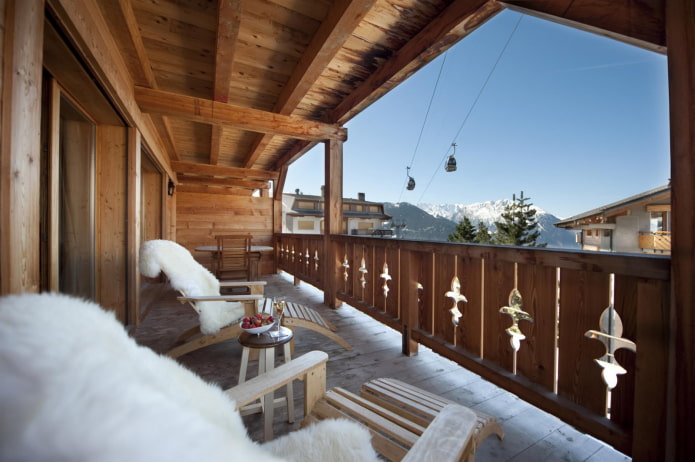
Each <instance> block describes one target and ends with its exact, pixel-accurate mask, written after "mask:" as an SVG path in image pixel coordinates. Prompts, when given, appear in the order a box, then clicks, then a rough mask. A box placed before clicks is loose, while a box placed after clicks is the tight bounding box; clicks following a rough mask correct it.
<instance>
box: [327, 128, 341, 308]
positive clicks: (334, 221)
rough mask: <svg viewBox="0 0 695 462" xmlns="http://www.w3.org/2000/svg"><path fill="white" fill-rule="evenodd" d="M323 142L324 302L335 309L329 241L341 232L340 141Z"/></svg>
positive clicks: (334, 269)
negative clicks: (324, 149)
mask: <svg viewBox="0 0 695 462" xmlns="http://www.w3.org/2000/svg"><path fill="white" fill-rule="evenodd" d="M325 143H326V161H325V168H326V187H325V210H324V217H325V226H324V235H323V248H324V253H323V254H324V255H325V257H324V264H323V280H324V284H325V286H324V289H323V302H324V303H325V304H326V305H328V306H330V307H331V308H338V307H339V306H340V301H339V300H338V299H337V294H338V284H337V280H336V277H337V276H336V272H337V268H338V267H339V265H340V261H337V259H336V250H335V249H334V246H333V245H332V244H331V234H341V233H342V232H343V142H342V141H339V140H335V139H332V140H328V141H326V142H325Z"/></svg>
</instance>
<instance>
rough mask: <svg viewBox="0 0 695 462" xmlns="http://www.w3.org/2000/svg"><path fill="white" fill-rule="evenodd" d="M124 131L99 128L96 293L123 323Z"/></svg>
mask: <svg viewBox="0 0 695 462" xmlns="http://www.w3.org/2000/svg"><path fill="white" fill-rule="evenodd" d="M126 143H127V133H126V129H125V128H124V127H115V126H109V125H99V126H98V127H97V223H96V227H97V238H96V262H95V263H96V264H95V266H96V278H95V280H96V293H97V301H98V302H99V304H100V305H101V306H103V307H104V308H109V309H112V310H114V311H115V312H116V316H117V317H118V319H119V320H121V322H126V320H127V313H126V306H127V298H126V295H127V264H126V261H127V247H126V244H127V236H128V230H127V229H126V224H127V223H128V220H127V217H128V210H127V199H128V192H127V191H128V180H127V178H126V173H127V172H128V157H127V144H126Z"/></svg>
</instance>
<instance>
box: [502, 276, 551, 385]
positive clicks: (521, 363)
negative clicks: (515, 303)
mask: <svg viewBox="0 0 695 462" xmlns="http://www.w3.org/2000/svg"><path fill="white" fill-rule="evenodd" d="M517 274H518V280H519V282H518V289H519V292H520V293H521V296H522V298H523V307H522V309H523V310H524V311H525V312H527V313H528V314H529V315H530V316H531V318H533V322H532V323H531V322H528V321H519V329H521V332H523V334H524V335H525V336H526V339H525V340H522V341H521V348H520V349H519V353H518V356H517V361H518V363H517V373H518V374H521V375H524V376H526V377H528V378H530V379H531V380H533V381H534V382H535V383H539V384H541V385H543V386H544V387H545V388H547V389H548V390H549V391H553V390H554V384H555V331H556V328H557V319H556V308H557V296H556V293H557V290H556V287H557V277H556V274H557V270H556V269H555V268H552V267H547V266H538V265H522V264H518V266H517ZM507 321H508V322H509V323H510V324H509V325H511V318H509V317H508V316H507Z"/></svg>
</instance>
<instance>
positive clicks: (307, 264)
mask: <svg viewBox="0 0 695 462" xmlns="http://www.w3.org/2000/svg"><path fill="white" fill-rule="evenodd" d="M310 258H311V255H309V247H307V248H306V254H304V263H306V270H307V272H308V271H309V259H310Z"/></svg>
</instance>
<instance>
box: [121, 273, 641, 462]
mask: <svg viewBox="0 0 695 462" xmlns="http://www.w3.org/2000/svg"><path fill="white" fill-rule="evenodd" d="M262 279H263V280H265V281H267V283H268V284H267V286H266V295H268V296H270V297H272V296H276V295H280V294H282V295H284V296H286V297H287V298H288V299H289V300H292V301H295V302H297V303H302V304H304V305H306V306H309V307H311V308H313V309H315V310H317V311H319V312H320V313H321V315H322V316H323V317H325V318H326V319H328V320H329V321H330V322H331V323H333V324H334V325H335V326H336V327H337V328H338V332H339V334H340V335H341V336H342V337H343V338H344V339H346V340H347V341H348V343H350V345H352V347H353V350H351V351H347V350H345V349H343V348H342V347H341V346H340V345H338V344H337V343H334V342H332V341H330V340H328V339H327V338H326V337H323V336H321V335H319V334H317V333H315V332H313V331H310V330H307V329H301V328H299V329H297V331H296V345H295V348H296V349H295V357H297V356H299V355H301V354H304V353H306V352H309V351H311V350H323V351H325V352H327V353H328V355H329V361H328V370H327V386H328V388H331V387H335V386H340V387H343V388H346V389H348V390H350V391H353V392H358V391H359V389H360V386H361V385H362V384H363V383H364V382H366V381H368V380H370V379H372V378H376V377H392V378H396V379H399V380H402V381H405V382H407V383H411V384H413V385H416V386H419V387H422V388H425V389H427V390H429V391H431V392H433V393H437V394H440V395H441V396H444V397H446V398H448V399H451V400H453V401H456V402H459V403H461V404H463V405H465V406H468V407H471V408H473V409H476V410H479V411H482V412H485V413H488V414H490V415H494V416H495V417H496V418H497V419H498V420H499V421H500V422H501V424H502V426H503V428H504V431H505V438H504V440H503V441H499V440H498V439H497V438H496V437H495V436H491V437H489V438H487V439H486V440H485V442H484V444H483V445H482V446H481V447H480V448H479V449H478V451H477V453H476V460H477V461H478V462H486V461H503V460H515V461H538V460H566V461H596V462H598V461H601V462H605V461H608V462H611V461H624V460H630V459H629V457H627V456H626V455H624V454H622V453H620V452H619V451H617V450H615V449H614V448H612V447H610V446H609V445H607V444H605V443H603V442H601V441H599V440H597V439H595V438H593V437H591V436H589V435H587V434H586V433H583V432H581V431H579V430H577V429H575V428H573V427H572V426H571V425H568V424H566V423H564V422H563V421H562V420H560V419H558V418H557V417H554V416H552V415H550V414H548V413H546V412H544V411H542V410H540V409H538V408H537V407H535V406H533V405H531V404H529V403H528V402H525V401H524V400H522V399H520V398H519V397H518V396H516V395H514V394H512V393H509V392H506V391H505V390H503V389H502V388H500V387H498V386H496V385H495V384H493V383H491V382H489V381H487V380H485V379H483V378H482V377H481V376H480V375H478V374H476V373H474V372H471V371H470V370H468V369H466V368H465V367H462V366H460V365H458V364H456V363H455V362H453V361H451V360H449V359H447V358H444V357H442V356H441V355H439V354H437V353H434V352H433V351H432V350H431V349H429V348H425V347H420V349H419V352H418V354H417V355H414V356H406V355H403V354H402V352H401V334H400V332H398V331H396V330H394V329H392V328H390V327H388V326H386V325H384V324H382V323H380V322H378V321H376V320H374V319H373V318H371V317H370V316H367V315H365V314H364V313H362V312H361V311H359V310H357V309H355V308H354V307H352V306H350V305H348V304H343V305H342V306H341V307H340V308H338V309H331V308H329V307H328V306H326V305H325V304H324V303H323V297H324V294H323V292H322V291H321V290H319V289H317V288H315V287H314V286H311V285H309V284H306V283H300V284H298V285H295V284H294V281H293V278H292V276H291V275H289V274H288V273H285V272H280V273H279V274H273V275H265V276H263V278H262ZM176 295H177V294H176V293H175V292H174V291H173V290H171V289H170V288H167V287H166V285H165V284H163V286H162V291H161V292H160V297H159V298H158V300H157V302H156V303H155V304H154V305H153V307H152V309H151V311H150V312H149V314H148V316H147V317H146V318H145V320H144V322H143V323H142V324H141V325H140V326H139V327H138V329H137V331H136V332H135V334H134V335H135V338H136V340H137V341H138V342H139V343H141V344H143V345H147V346H149V347H151V348H152V349H154V350H156V351H158V352H164V351H166V350H167V349H168V348H170V347H171V345H172V344H173V342H174V341H175V339H176V337H177V335H178V334H179V333H180V332H182V331H183V330H185V329H187V328H188V327H191V326H193V325H195V324H196V320H197V317H196V315H195V313H194V311H193V310H192V309H190V308H189V307H188V305H182V304H180V303H179V302H178V301H176V299H175V297H176ZM240 360H241V346H240V345H239V343H238V342H237V341H236V340H228V341H226V342H222V343H218V344H215V345H212V346H209V347H206V348H202V349H199V350H196V351H194V352H192V353H189V354H187V355H184V356H182V357H180V358H178V361H179V362H180V363H181V364H183V365H184V366H185V367H187V368H189V369H191V370H193V371H194V372H196V373H197V374H199V375H200V376H201V377H202V378H203V379H205V380H207V381H209V382H212V383H215V384H217V385H219V386H221V387H223V388H229V387H233V386H234V385H236V384H237V381H238V374H239V366H240ZM254 367H255V366H254V365H251V366H250V372H251V373H252V374H253V373H255V369H254ZM302 399H303V398H302V387H297V386H295V412H296V413H297V417H296V422H295V423H294V424H288V423H287V422H286V417H287V414H286V411H285V409H283V408H279V409H277V410H276V412H275V419H274V428H273V430H274V434H275V436H276V437H277V436H279V435H282V434H285V433H287V432H289V431H292V430H294V429H297V428H298V427H299V422H300V421H301V418H302V415H301V413H302V403H303V401H302ZM244 423H245V424H246V426H247V428H248V429H249V434H250V435H251V437H252V438H253V439H254V440H256V441H263V418H262V416H260V415H259V414H255V415H249V416H245V417H244Z"/></svg>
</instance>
